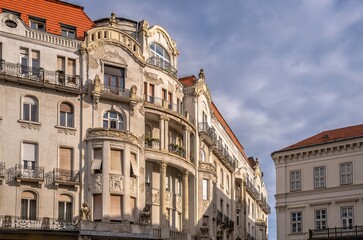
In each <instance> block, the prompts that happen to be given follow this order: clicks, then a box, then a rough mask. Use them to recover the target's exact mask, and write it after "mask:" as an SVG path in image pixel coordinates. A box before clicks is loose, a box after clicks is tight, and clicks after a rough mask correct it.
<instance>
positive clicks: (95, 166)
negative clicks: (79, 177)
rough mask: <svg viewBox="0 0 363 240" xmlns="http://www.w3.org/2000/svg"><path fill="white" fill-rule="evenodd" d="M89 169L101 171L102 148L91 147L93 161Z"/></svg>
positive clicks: (95, 171)
mask: <svg viewBox="0 0 363 240" xmlns="http://www.w3.org/2000/svg"><path fill="white" fill-rule="evenodd" d="M111 153H112V152H111ZM111 158H112V155H111ZM111 164H112V163H111ZM91 170H92V171H93V173H102V148H94V149H93V161H92V165H91Z"/></svg>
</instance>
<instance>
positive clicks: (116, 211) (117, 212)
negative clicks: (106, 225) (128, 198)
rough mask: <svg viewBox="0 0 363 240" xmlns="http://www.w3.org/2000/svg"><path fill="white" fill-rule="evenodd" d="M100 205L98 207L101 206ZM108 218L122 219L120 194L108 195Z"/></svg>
mask: <svg viewBox="0 0 363 240" xmlns="http://www.w3.org/2000/svg"><path fill="white" fill-rule="evenodd" d="M101 206H102V205H100V206H99V207H100V208H102V207H101ZM110 218H111V220H114V221H120V220H122V196H120V195H111V196H110Z"/></svg>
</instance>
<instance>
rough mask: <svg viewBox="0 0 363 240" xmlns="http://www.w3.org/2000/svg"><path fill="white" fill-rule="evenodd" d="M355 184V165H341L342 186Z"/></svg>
mask: <svg viewBox="0 0 363 240" xmlns="http://www.w3.org/2000/svg"><path fill="white" fill-rule="evenodd" d="M352 183H353V164H352V163H351V162H349V163H341V164H340V185H346V184H352Z"/></svg>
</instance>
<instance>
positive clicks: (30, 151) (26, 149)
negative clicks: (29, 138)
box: [23, 143, 37, 170]
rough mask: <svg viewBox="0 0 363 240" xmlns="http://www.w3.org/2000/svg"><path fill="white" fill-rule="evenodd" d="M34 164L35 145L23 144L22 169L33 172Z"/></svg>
mask: <svg viewBox="0 0 363 240" xmlns="http://www.w3.org/2000/svg"><path fill="white" fill-rule="evenodd" d="M36 162H37V144H35V143H23V166H24V169H29V170H35V166H36Z"/></svg>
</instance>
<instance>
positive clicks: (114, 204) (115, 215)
mask: <svg viewBox="0 0 363 240" xmlns="http://www.w3.org/2000/svg"><path fill="white" fill-rule="evenodd" d="M110 202H111V203H110V218H111V220H116V221H120V220H122V213H121V209H122V197H121V196H120V195H111V196H110ZM131 210H132V209H131Z"/></svg>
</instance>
